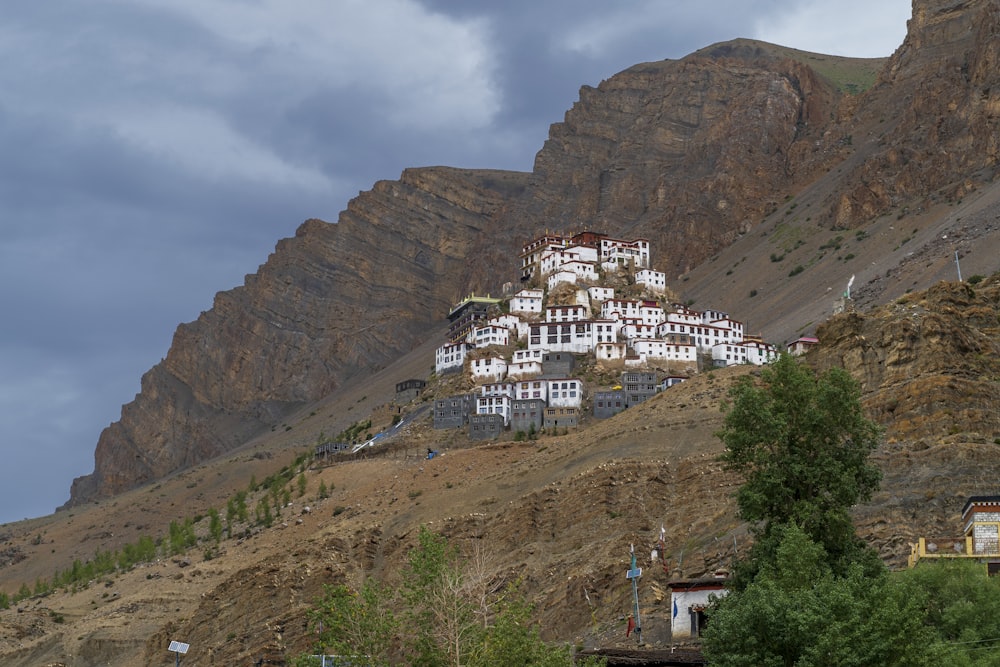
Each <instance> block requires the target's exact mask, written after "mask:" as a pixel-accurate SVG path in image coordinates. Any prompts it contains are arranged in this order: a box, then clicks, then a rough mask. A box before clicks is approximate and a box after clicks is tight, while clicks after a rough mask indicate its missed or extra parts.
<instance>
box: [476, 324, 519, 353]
mask: <svg viewBox="0 0 1000 667" xmlns="http://www.w3.org/2000/svg"><path fill="white" fill-rule="evenodd" d="M469 342H470V343H472V344H473V345H474V346H476V347H479V348H481V347H489V346H490V345H499V346H506V345H510V329H508V328H507V327H501V326H497V325H496V324H487V325H486V326H484V327H476V328H475V329H473V330H472V332H471V333H470V334H469Z"/></svg>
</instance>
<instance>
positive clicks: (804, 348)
mask: <svg viewBox="0 0 1000 667" xmlns="http://www.w3.org/2000/svg"><path fill="white" fill-rule="evenodd" d="M817 345H819V338H814V337H812V336H802V337H800V338H796V339H795V340H793V341H792V342H791V343H789V345H788V354H791V355H793V356H796V357H798V356H801V355H803V354H805V353H806V352H808V351H809V350H811V349H812V348H814V347H816V346H817Z"/></svg>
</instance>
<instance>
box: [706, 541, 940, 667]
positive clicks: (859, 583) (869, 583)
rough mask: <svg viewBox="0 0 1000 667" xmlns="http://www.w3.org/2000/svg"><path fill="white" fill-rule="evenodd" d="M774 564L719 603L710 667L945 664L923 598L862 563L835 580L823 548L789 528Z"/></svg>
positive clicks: (713, 616)
mask: <svg viewBox="0 0 1000 667" xmlns="http://www.w3.org/2000/svg"><path fill="white" fill-rule="evenodd" d="M780 533H781V541H780V543H779V546H778V548H777V550H776V554H775V560H774V561H772V562H769V563H767V564H765V565H764V566H763V567H762V569H761V570H760V572H759V573H758V576H757V577H756V579H754V581H753V582H752V583H750V584H749V585H748V586H747V587H746V588H745V589H744V590H743V591H740V592H737V593H734V594H732V595H729V596H726V597H724V598H722V599H720V600H718V601H717V603H716V605H715V607H714V609H713V610H712V611H711V613H710V617H709V623H708V626H707V627H706V629H705V634H704V650H705V654H706V657H707V658H708V659H709V662H710V664H712V665H713V666H715V665H718V666H720V667H757V666H772V665H773V666H775V667H782V666H785V665H788V666H791V665H795V666H797V667H811V666H817V667H818V666H820V665H838V666H843V667H854V666H856V667H866V666H867V667H875V666H879V667H882V666H895V665H899V666H900V667H903V666H906V667H910V666H914V667H918V666H920V665H931V664H940V663H937V662H935V661H934V659H933V654H932V652H931V651H928V646H929V645H930V644H931V643H932V640H933V632H932V631H931V630H930V629H929V628H928V627H926V626H925V625H924V623H923V615H922V613H921V608H920V601H921V597H920V596H917V595H912V594H911V591H909V590H907V589H906V588H904V587H903V586H900V585H898V584H897V583H895V582H894V581H892V580H891V579H890V576H889V574H888V572H886V571H884V570H883V572H881V573H880V574H879V575H878V576H875V577H872V576H870V575H869V574H868V573H866V572H865V569H864V568H863V567H862V566H861V565H860V564H853V565H851V566H850V567H849V568H848V571H847V572H846V573H845V574H844V576H835V575H834V573H833V571H832V570H831V568H830V566H829V564H828V558H827V554H826V553H824V550H823V547H822V546H821V545H819V544H817V543H816V542H813V541H812V540H811V539H810V538H809V536H808V535H806V534H805V532H804V531H803V530H802V529H800V528H798V527H797V526H795V525H794V524H791V525H789V526H788V527H786V528H785V529H783V530H782V531H780Z"/></svg>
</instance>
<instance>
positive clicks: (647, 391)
mask: <svg viewBox="0 0 1000 667" xmlns="http://www.w3.org/2000/svg"><path fill="white" fill-rule="evenodd" d="M622 390H623V391H624V393H625V404H626V405H627V406H628V407H632V406H633V405H638V404H639V403H642V402H644V401H646V400H649V399H650V398H652V397H653V396H656V394H657V393H658V392H659V386H658V382H657V380H656V373H653V372H648V371H626V372H624V373H622Z"/></svg>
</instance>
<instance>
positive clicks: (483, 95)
mask: <svg viewBox="0 0 1000 667" xmlns="http://www.w3.org/2000/svg"><path fill="white" fill-rule="evenodd" d="M144 2H145V4H146V5H147V6H155V7H157V8H158V9H159V10H161V11H170V12H179V13H180V14H181V15H183V16H184V18H186V19H187V20H189V21H192V22H194V23H196V24H198V25H199V26H201V27H202V28H203V29H204V30H206V31H208V32H210V33H212V34H214V35H216V36H217V37H218V38H219V39H220V40H221V41H222V42H223V43H225V44H226V45H228V46H229V47H230V48H231V49H233V52H232V53H231V54H230V55H231V57H233V58H236V59H238V60H239V62H238V65H239V66H238V67H235V68H234V70H236V71H234V76H240V77H241V78H245V77H246V75H247V69H246V65H247V64H248V63H247V61H248V60H250V61H252V63H253V64H254V66H255V67H256V68H258V69H257V74H258V75H259V77H260V78H261V79H267V80H272V78H273V77H279V78H287V79H290V80H294V81H296V82H310V81H311V82H312V85H314V86H315V87H321V86H322V87H324V88H330V87H332V88H346V89H348V90H350V89H365V90H371V91H376V92H377V94H378V95H379V97H381V98H384V99H385V100H386V101H387V102H386V103H387V105H389V107H390V108H389V109H387V110H386V113H385V116H386V117H388V118H390V119H391V120H392V121H394V122H396V123H399V124H400V125H407V126H417V127H430V128H446V127H459V128H461V127H481V126H484V125H486V124H488V123H489V122H490V121H492V119H493V117H494V115H495V114H496V112H497V110H498V108H499V105H500V99H499V91H498V90H497V86H496V84H495V82H494V78H495V72H494V65H493V63H494V62H495V59H494V58H493V57H492V55H491V50H490V44H489V31H488V26H487V25H486V24H485V22H483V21H479V20H466V21H460V20H458V19H454V18H450V17H447V16H444V15H442V14H435V13H430V12H428V11H427V10H426V9H424V8H423V7H422V6H420V5H419V4H418V3H416V2H413V1H412V0H382V1H380V2H368V1H366V0H339V1H338V2H336V3H331V2H327V1H325V0H302V1H301V2H297V3H295V5H294V8H293V7H290V6H289V4H288V3H287V2H283V1H281V0H260V1H257V2H239V1H237V0H176V1H171V2H163V1H162V0H144ZM237 72H239V74H237ZM194 74H196V73H194ZM247 85H253V83H252V81H248V82H247ZM278 87H280V84H278ZM296 87H298V86H296ZM348 94H349V93H348Z"/></svg>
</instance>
